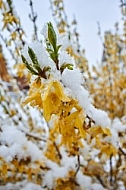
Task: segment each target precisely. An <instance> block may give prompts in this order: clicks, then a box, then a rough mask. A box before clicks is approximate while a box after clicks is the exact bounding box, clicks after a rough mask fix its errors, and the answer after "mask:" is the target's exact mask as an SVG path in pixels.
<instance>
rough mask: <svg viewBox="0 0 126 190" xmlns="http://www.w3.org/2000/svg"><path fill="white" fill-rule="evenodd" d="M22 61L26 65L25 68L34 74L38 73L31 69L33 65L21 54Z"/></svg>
mask: <svg viewBox="0 0 126 190" xmlns="http://www.w3.org/2000/svg"><path fill="white" fill-rule="evenodd" d="M21 58H22V61H23V63H24V64H25V65H26V67H27V69H28V70H29V71H30V72H31V73H32V74H34V75H38V73H37V72H36V71H35V70H34V69H33V67H32V66H31V65H30V64H29V63H28V61H27V60H26V58H25V57H24V56H23V55H21Z"/></svg>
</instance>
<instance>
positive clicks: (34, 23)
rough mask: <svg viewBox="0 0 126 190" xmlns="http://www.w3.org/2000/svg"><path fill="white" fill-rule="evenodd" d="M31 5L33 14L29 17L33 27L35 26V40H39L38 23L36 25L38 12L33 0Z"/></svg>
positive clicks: (30, 1)
mask: <svg viewBox="0 0 126 190" xmlns="http://www.w3.org/2000/svg"><path fill="white" fill-rule="evenodd" d="M29 5H30V8H31V14H29V18H30V20H31V21H32V22H33V27H34V39H35V40H38V34H37V25H36V19H37V14H36V13H35V12H34V8H33V2H32V0H29Z"/></svg>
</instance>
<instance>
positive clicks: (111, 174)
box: [109, 155, 113, 185]
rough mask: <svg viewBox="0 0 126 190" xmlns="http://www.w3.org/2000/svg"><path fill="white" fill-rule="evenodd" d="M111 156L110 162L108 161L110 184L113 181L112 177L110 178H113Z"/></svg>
mask: <svg viewBox="0 0 126 190" xmlns="http://www.w3.org/2000/svg"><path fill="white" fill-rule="evenodd" d="M112 156H113V155H111V156H110V162H109V163H110V184H111V185H112V182H113V179H112V178H113V169H112Z"/></svg>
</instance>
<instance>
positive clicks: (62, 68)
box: [60, 63, 73, 73]
mask: <svg viewBox="0 0 126 190" xmlns="http://www.w3.org/2000/svg"><path fill="white" fill-rule="evenodd" d="M65 68H68V69H69V70H73V64H70V63H64V64H63V65H62V66H61V67H60V71H61V73H62V72H63V71H64V69H65Z"/></svg>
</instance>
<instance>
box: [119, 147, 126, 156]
mask: <svg viewBox="0 0 126 190" xmlns="http://www.w3.org/2000/svg"><path fill="white" fill-rule="evenodd" d="M119 151H120V152H121V153H122V154H123V155H124V156H126V153H125V152H124V151H123V149H122V148H121V147H119Z"/></svg>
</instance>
